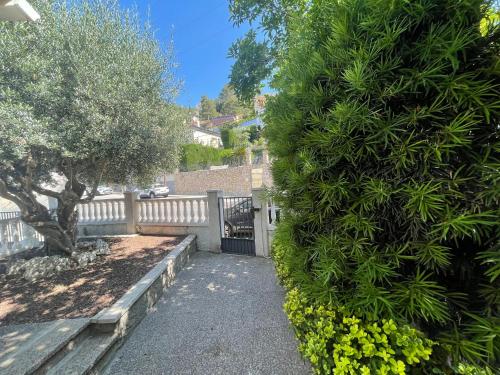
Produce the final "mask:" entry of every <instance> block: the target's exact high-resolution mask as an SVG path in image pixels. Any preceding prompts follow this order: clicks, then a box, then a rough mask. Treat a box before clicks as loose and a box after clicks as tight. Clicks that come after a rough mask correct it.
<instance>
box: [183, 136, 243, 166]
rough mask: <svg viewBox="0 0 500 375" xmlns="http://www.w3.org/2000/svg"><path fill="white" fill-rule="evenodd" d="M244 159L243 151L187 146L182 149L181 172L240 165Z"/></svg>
mask: <svg viewBox="0 0 500 375" xmlns="http://www.w3.org/2000/svg"><path fill="white" fill-rule="evenodd" d="M244 157H245V149H240V148H236V149H222V148H215V147H210V146H204V145H201V144H197V143H194V144H187V145H184V146H183V148H182V155H181V170H183V171H195V170H199V169H207V168H209V167H210V166H215V165H225V164H231V165H232V164H240V163H241V162H242V160H243V159H244Z"/></svg>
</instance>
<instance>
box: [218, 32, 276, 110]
mask: <svg viewBox="0 0 500 375" xmlns="http://www.w3.org/2000/svg"><path fill="white" fill-rule="evenodd" d="M228 55H229V57H231V58H233V59H235V60H236V61H235V63H234V64H233V67H232V68H231V74H230V75H229V78H230V81H231V85H232V86H233V87H234V90H235V92H236V94H237V95H238V97H239V98H240V99H241V100H243V101H247V102H250V101H251V100H252V99H253V97H254V96H255V95H256V94H258V93H260V90H261V89H262V83H261V82H262V81H263V80H264V79H265V78H266V77H268V76H269V75H270V74H271V72H272V57H271V52H270V50H269V47H268V46H267V44H266V43H265V42H258V41H257V39H256V34H255V32H253V31H249V32H248V33H247V34H246V35H245V37H244V38H242V39H238V40H237V41H236V42H234V43H233V44H232V46H231V48H230V49H229V54H228Z"/></svg>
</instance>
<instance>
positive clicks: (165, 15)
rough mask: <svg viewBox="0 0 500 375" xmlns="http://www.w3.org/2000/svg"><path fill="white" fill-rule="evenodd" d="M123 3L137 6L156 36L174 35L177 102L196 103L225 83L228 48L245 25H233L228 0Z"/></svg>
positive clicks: (164, 40) (162, 38)
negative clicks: (180, 86) (180, 85)
mask: <svg viewBox="0 0 500 375" xmlns="http://www.w3.org/2000/svg"><path fill="white" fill-rule="evenodd" d="M120 3H121V5H122V7H124V8H130V7H133V6H134V5H135V6H137V8H138V10H139V13H140V15H141V17H142V18H143V19H144V20H147V19H148V14H149V20H150V22H151V24H152V26H153V29H155V30H156V34H157V37H158V38H159V39H160V41H161V42H162V43H164V45H166V44H167V43H168V42H169V40H170V37H171V36H173V40H174V45H175V54H176V59H177V62H178V64H179V68H178V71H177V76H178V78H180V79H181V80H182V81H183V82H184V86H183V89H182V92H181V93H180V95H179V97H178V99H177V103H178V104H181V105H184V106H191V107H193V106H195V105H196V104H197V103H198V102H199V100H200V97H201V96H202V95H208V96H209V97H211V98H215V97H216V96H217V95H218V94H219V92H220V90H221V89H222V87H223V86H224V84H225V83H227V82H228V80H229V79H228V76H229V72H230V68H231V65H232V61H231V60H230V59H228V58H227V51H228V49H229V47H230V46H231V44H232V42H233V41H234V40H236V39H237V38H238V37H240V36H243V35H244V34H245V33H246V31H247V30H248V29H249V26H248V25H244V26H241V27H238V28H237V27H233V25H232V23H231V21H230V20H229V10H228V3H229V2H228V0H120Z"/></svg>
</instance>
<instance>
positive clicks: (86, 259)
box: [7, 239, 110, 281]
mask: <svg viewBox="0 0 500 375" xmlns="http://www.w3.org/2000/svg"><path fill="white" fill-rule="evenodd" d="M109 253H110V247H109V244H108V243H107V242H106V241H103V240H101V239H98V240H97V241H84V242H79V243H78V250H77V251H74V252H73V253H72V254H71V258H67V257H61V256H59V255H55V256H44V257H35V258H32V259H30V260H25V259H21V260H18V261H16V262H14V263H12V264H11V265H9V266H8V270H7V274H8V275H10V276H12V275H19V276H22V277H24V278H25V279H27V280H30V281H33V280H37V279H39V278H42V277H47V276H51V275H54V274H56V273H60V272H62V271H66V270H70V269H73V268H75V267H86V266H88V265H89V264H91V263H93V262H95V261H96V260H97V256H102V255H107V254H109Z"/></svg>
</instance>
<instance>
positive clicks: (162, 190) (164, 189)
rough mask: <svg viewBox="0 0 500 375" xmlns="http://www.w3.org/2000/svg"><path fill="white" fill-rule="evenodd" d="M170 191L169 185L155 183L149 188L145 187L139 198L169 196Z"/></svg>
mask: <svg viewBox="0 0 500 375" xmlns="http://www.w3.org/2000/svg"><path fill="white" fill-rule="evenodd" d="M169 193H170V189H169V188H168V186H165V185H162V184H155V185H153V186H151V187H150V188H148V189H145V190H143V191H141V192H140V193H139V198H140V199H144V198H150V199H154V198H157V197H168V194H169Z"/></svg>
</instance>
